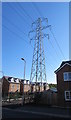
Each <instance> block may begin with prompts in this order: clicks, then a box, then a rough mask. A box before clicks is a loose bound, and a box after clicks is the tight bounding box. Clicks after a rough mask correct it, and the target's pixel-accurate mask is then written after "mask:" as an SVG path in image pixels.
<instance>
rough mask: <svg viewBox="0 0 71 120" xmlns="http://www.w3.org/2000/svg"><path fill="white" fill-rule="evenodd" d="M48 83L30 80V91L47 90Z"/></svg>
mask: <svg viewBox="0 0 71 120" xmlns="http://www.w3.org/2000/svg"><path fill="white" fill-rule="evenodd" d="M48 89H49V85H48V83H41V82H38V83H36V82H32V83H31V92H36V91H37V92H43V91H44V90H48Z"/></svg>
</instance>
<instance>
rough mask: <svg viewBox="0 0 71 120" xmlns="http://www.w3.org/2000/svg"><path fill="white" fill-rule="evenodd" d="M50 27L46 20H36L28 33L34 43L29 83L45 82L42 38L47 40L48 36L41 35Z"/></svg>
mask: <svg viewBox="0 0 71 120" xmlns="http://www.w3.org/2000/svg"><path fill="white" fill-rule="evenodd" d="M43 22H45V26H42V23H43ZM46 24H47V25H46ZM50 26H51V25H48V19H47V18H38V19H37V20H36V21H35V22H33V23H32V30H31V31H30V32H29V36H30V37H31V38H30V40H34V41H35V43H34V52H33V59H32V68H31V76H30V81H31V82H35V83H36V84H37V83H38V82H39V83H41V84H42V82H44V81H45V82H47V79H46V68H45V56H44V47H43V38H44V37H47V36H48V38H49V34H43V31H44V29H46V28H48V27H50ZM33 32H34V33H35V36H34V37H32V36H31V33H33Z"/></svg>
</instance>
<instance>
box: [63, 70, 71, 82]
mask: <svg viewBox="0 0 71 120" xmlns="http://www.w3.org/2000/svg"><path fill="white" fill-rule="evenodd" d="M63 75H64V81H71V72H64V74H63Z"/></svg>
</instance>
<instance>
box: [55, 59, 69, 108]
mask: <svg viewBox="0 0 71 120" xmlns="http://www.w3.org/2000/svg"><path fill="white" fill-rule="evenodd" d="M55 74H56V79H57V104H58V106H64V107H71V60H70V61H63V62H62V63H61V65H60V67H59V68H58V69H57V70H56V71H55Z"/></svg>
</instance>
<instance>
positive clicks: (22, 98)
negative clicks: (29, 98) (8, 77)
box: [21, 58, 26, 104]
mask: <svg viewBox="0 0 71 120" xmlns="http://www.w3.org/2000/svg"><path fill="white" fill-rule="evenodd" d="M21 60H23V61H24V78H23V79H24V80H25V69H26V60H25V59H24V58H21ZM22 103H23V104H24V82H23V97H22Z"/></svg>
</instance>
